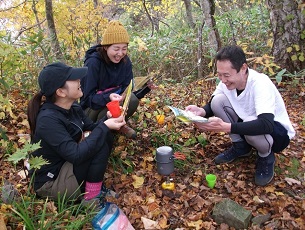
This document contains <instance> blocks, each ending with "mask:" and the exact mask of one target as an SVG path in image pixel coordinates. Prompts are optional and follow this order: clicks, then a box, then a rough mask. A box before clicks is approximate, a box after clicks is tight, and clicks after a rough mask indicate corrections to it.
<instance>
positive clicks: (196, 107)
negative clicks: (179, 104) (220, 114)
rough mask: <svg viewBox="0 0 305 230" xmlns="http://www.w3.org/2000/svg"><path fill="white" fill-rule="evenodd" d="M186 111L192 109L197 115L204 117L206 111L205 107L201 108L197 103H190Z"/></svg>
mask: <svg viewBox="0 0 305 230" xmlns="http://www.w3.org/2000/svg"><path fill="white" fill-rule="evenodd" d="M185 111H190V112H192V113H193V114H195V115H197V116H202V117H204V116H205V114H206V112H205V110H204V109H203V108H199V107H198V106H196V105H188V106H186V107H185Z"/></svg>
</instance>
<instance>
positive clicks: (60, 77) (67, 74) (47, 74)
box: [38, 62, 88, 97]
mask: <svg viewBox="0 0 305 230" xmlns="http://www.w3.org/2000/svg"><path fill="white" fill-rule="evenodd" d="M87 70H88V68H87V67H81V68H74V67H71V66H67V65H66V64H64V63H62V62H55V63H52V64H49V65H47V66H45V67H44V68H43V69H42V71H41V72H40V74H39V77H38V83H39V86H40V89H41V92H42V94H43V95H45V96H46V97H49V96H52V95H53V93H55V91H56V90H57V89H59V88H60V87H62V86H63V85H64V84H65V82H66V81H69V80H77V79H81V78H82V77H84V76H85V75H86V74H87Z"/></svg>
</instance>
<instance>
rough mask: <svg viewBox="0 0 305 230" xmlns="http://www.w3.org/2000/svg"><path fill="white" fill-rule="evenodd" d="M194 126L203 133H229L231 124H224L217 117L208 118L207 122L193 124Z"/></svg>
mask: <svg viewBox="0 0 305 230" xmlns="http://www.w3.org/2000/svg"><path fill="white" fill-rule="evenodd" d="M194 124H195V127H197V128H198V129H200V130H203V131H213V132H226V133H230V132H231V123H226V122H224V121H223V120H222V119H221V118H219V117H210V118H209V121H208V122H205V123H200V122H195V123H194Z"/></svg>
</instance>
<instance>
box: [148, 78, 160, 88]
mask: <svg viewBox="0 0 305 230" xmlns="http://www.w3.org/2000/svg"><path fill="white" fill-rule="evenodd" d="M146 84H147V86H148V88H150V89H157V88H158V86H157V85H155V83H154V82H153V81H152V80H148V82H147V83H146Z"/></svg>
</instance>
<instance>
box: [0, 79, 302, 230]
mask: <svg viewBox="0 0 305 230" xmlns="http://www.w3.org/2000/svg"><path fill="white" fill-rule="evenodd" d="M214 88H215V85H214V84H212V83H211V82H207V81H203V80H199V81H193V82H184V83H175V82H173V81H171V80H170V79H167V80H165V81H164V82H162V84H160V85H159V89H157V90H154V91H152V92H151V93H150V94H149V95H147V98H145V99H143V100H142V101H141V104H140V106H139V109H138V111H137V113H136V114H135V115H134V116H133V118H132V119H130V121H129V124H130V126H131V127H133V128H135V129H136V130H137V131H138V136H137V139H136V140H128V139H125V138H124V137H117V141H116V145H115V148H114V150H113V153H112V158H111V160H110V164H109V167H108V171H107V173H106V176H105V183H106V185H107V186H108V187H109V186H112V187H113V188H114V189H115V190H116V191H117V192H118V193H119V195H120V196H119V198H117V199H109V201H113V202H114V203H116V204H117V205H118V206H119V207H120V208H121V209H122V210H123V211H124V213H125V214H126V215H127V216H128V218H129V220H130V222H131V224H132V225H133V226H134V228H135V229H144V228H145V226H146V225H147V224H148V223H149V224H150V225H151V226H154V227H152V228H151V229H232V228H230V227H229V226H228V225H226V224H224V223H223V224H220V225H219V224H217V223H216V222H215V221H214V220H213V218H212V210H213V207H214V206H215V204H216V203H218V202H219V201H221V200H223V199H224V198H230V199H231V200H234V201H235V202H237V203H238V204H240V205H241V206H243V207H244V208H245V209H247V210H250V211H251V212H252V215H253V216H257V215H267V214H270V218H269V219H268V220H267V221H265V222H264V223H262V224H261V225H259V226H257V225H253V224H252V223H250V225H249V227H248V229H305V213H304V210H305V178H304V177H305V151H304V149H305V142H304V139H305V127H304V123H305V121H304V118H305V113H304V111H305V108H304V107H305V103H304V98H305V88H304V86H303V85H298V86H295V85H294V86H293V85H282V86H281V87H279V90H280V92H281V94H282V96H283V98H284V101H285V103H286V107H287V110H288V113H289V115H290V118H291V121H292V123H293V126H294V128H295V130H296V136H295V138H294V139H293V140H292V141H291V143H290V145H289V146H288V148H286V149H285V150H284V151H282V152H281V153H278V154H276V166H275V176H274V179H273V181H272V182H271V183H270V184H269V185H267V186H265V187H259V186H256V185H255V183H254V173H255V159H256V157H255V155H253V156H251V157H249V158H246V159H240V160H236V161H234V162H233V163H231V164H224V165H215V163H214V161H213V159H214V157H215V156H216V155H217V154H219V153H220V152H222V151H223V150H225V149H226V148H228V147H229V146H230V142H229V138H228V135H227V134H225V133H202V132H199V131H198V130H196V129H195V128H194V127H193V126H192V125H186V124H184V123H182V122H180V121H178V120H177V119H175V118H174V116H173V114H172V113H171V111H169V110H168V108H167V105H173V106H176V107H180V108H184V107H185V106H187V105H189V104H197V105H204V104H205V102H206V101H207V100H208V99H209V96H210V95H211V93H212V92H213V90H214ZM16 95H18V94H16ZM26 99H27V98H22V97H20V96H16V99H15V101H14V103H15V104H17V105H20V106H17V107H18V109H17V111H15V113H16V114H18V118H17V119H16V121H10V122H7V125H9V127H8V136H9V137H10V140H12V141H16V144H17V145H18V146H20V145H22V143H21V141H20V135H19V136H18V134H20V133H28V129H27V128H26V127H27V125H26V122H25V120H26V113H25V106H24V105H25V104H26V103H27V102H26ZM161 113H163V114H165V116H166V118H165V123H164V124H158V123H157V122H156V118H155V115H156V114H161ZM302 122H303V124H302ZM198 136H203V137H204V139H205V140H206V141H203V142H202V139H201V142H200V143H198V138H197V139H196V138H194V137H198ZM162 145H168V146H171V147H173V149H174V150H175V151H179V153H182V154H184V155H185V156H186V160H184V161H183V160H175V171H174V173H173V174H171V175H170V178H172V179H173V182H174V183H175V189H174V190H164V189H162V187H161V184H162V182H164V181H165V180H166V178H165V177H164V176H162V175H159V174H158V173H157V168H156V162H155V151H156V148H157V147H160V146H162ZM20 169H21V166H18V165H17V166H16V167H14V166H12V165H11V164H10V163H9V162H7V161H5V157H4V153H1V169H0V175H1V176H2V179H6V180H8V181H10V182H12V183H13V184H15V185H16V186H17V185H19V186H17V187H18V188H19V189H20V187H22V188H23V191H25V190H26V189H25V188H26V187H27V184H28V181H27V180H25V179H22V177H21V176H20V175H18V172H19V171H20ZM207 173H214V174H216V175H217V183H216V186H215V187H214V188H213V189H210V188H208V187H207V184H206V181H205V175H206V174H207ZM20 184H21V185H23V186H20ZM20 190H21V189H20ZM89 228H90V227H86V228H84V229H89Z"/></svg>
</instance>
